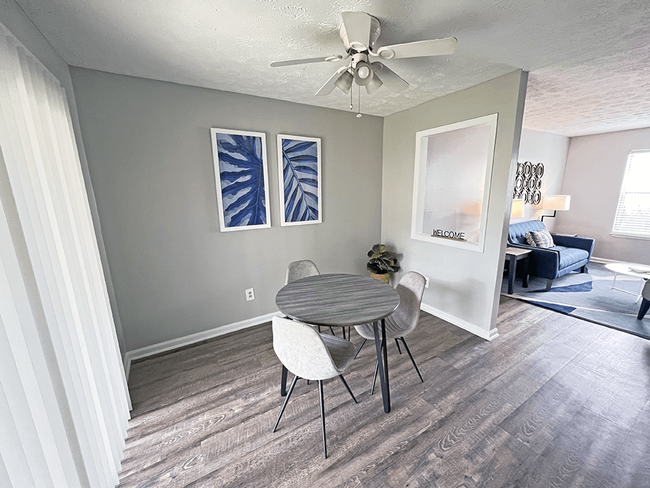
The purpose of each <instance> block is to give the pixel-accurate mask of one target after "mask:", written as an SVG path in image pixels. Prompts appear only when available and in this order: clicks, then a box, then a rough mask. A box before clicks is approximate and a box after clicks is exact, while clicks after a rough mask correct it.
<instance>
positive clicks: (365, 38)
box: [271, 12, 458, 95]
mask: <svg viewBox="0 0 650 488" xmlns="http://www.w3.org/2000/svg"><path fill="white" fill-rule="evenodd" d="M341 17H343V24H342V25H341V30H340V36H341V40H342V41H343V45H344V47H345V51H346V54H345V55H340V54H337V55H333V56H325V57H320V58H307V59H292V60H289V61H274V62H273V63H271V66H272V67H273V68H279V67H283V66H293V65H297V64H308V63H321V62H326V61H328V62H335V61H342V60H345V59H348V58H351V59H350V63H349V64H348V66H342V67H340V68H339V69H338V70H336V72H335V73H334V74H333V75H332V76H331V77H330V79H329V80H327V81H326V82H325V84H324V85H323V86H322V87H321V88H320V90H318V91H317V92H316V95H328V94H330V93H331V92H332V90H334V88H335V87H336V88H339V89H340V90H342V91H343V92H344V93H349V92H350V89H351V88H352V83H353V82H354V83H356V84H357V85H359V86H365V87H366V91H367V92H368V94H372V93H374V92H375V91H377V90H378V89H379V88H381V86H382V85H383V84H386V85H387V86H388V87H389V88H391V89H392V90H395V91H401V90H405V89H406V88H408V87H409V84H408V83H407V82H406V81H405V80H403V79H402V78H401V77H400V76H399V75H398V74H397V73H395V72H394V71H392V70H391V69H389V68H388V67H387V66H386V65H385V64H383V63H382V62H381V61H383V60H390V59H404V58H415V57H421V56H440V55H444V54H453V53H454V52H456V45H457V44H458V40H457V39H456V38H455V37H445V38H442V39H431V40H427V41H416V42H407V43H405V44H393V45H391V46H382V47H379V48H378V47H377V46H376V42H377V39H378V38H379V34H380V33H381V26H380V22H379V19H377V18H376V17H373V16H372V15H370V14H367V13H365V12H342V13H341Z"/></svg>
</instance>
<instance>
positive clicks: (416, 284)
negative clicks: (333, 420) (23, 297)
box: [354, 271, 426, 394]
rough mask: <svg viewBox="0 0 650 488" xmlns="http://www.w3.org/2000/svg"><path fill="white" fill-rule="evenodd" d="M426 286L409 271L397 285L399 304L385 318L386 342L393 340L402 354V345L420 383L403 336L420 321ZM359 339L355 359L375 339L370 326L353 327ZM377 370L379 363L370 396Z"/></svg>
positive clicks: (373, 382)
mask: <svg viewBox="0 0 650 488" xmlns="http://www.w3.org/2000/svg"><path fill="white" fill-rule="evenodd" d="M425 285H426V280H425V278H424V276H422V275H421V274H419V273H416V272H415V271H409V272H408V273H406V274H405V275H404V276H402V279H401V280H400V281H399V283H398V284H397V288H396V290H397V293H399V298H400V303H399V305H398V307H397V309H395V311H394V312H393V313H392V314H390V315H389V316H388V317H386V319H385V320H386V340H388V339H395V343H396V344H397V349H398V351H399V352H400V354H401V353H402V350H401V349H400V347H399V341H402V344H404V349H406V352H407V353H408V355H409V357H410V358H411V362H412V363H413V366H415V371H416V372H417V374H418V376H419V377H420V380H421V381H424V379H422V375H421V374H420V370H419V369H418V366H417V364H415V359H413V355H412V354H411V351H410V350H409V347H408V346H407V345H406V340H405V339H404V336H406V335H407V334H409V333H410V332H412V331H413V329H415V327H416V325H418V320H419V319H420V304H421V303H422V296H423V295H424V287H425ZM354 328H355V329H356V331H357V332H358V333H359V335H360V336H361V337H363V342H362V343H361V345H360V346H359V349H357V352H356V354H355V357H356V355H357V354H359V352H360V351H361V348H362V347H363V345H364V344H365V343H366V341H367V340H368V339H371V340H374V339H375V332H374V329H373V326H372V324H364V325H356V326H355V327H354ZM381 347H382V348H384V347H386V344H381ZM378 369H379V362H377V364H376V365H375V375H374V377H373V379H372V390H371V394H372V393H373V392H374V390H375V382H376V381H377V371H378Z"/></svg>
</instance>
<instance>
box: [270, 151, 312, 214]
mask: <svg viewBox="0 0 650 488" xmlns="http://www.w3.org/2000/svg"><path fill="white" fill-rule="evenodd" d="M279 139H280V140H281V144H280V148H281V157H282V179H283V193H284V209H283V210H284V222H285V223H287V224H291V223H301V222H302V223H310V222H311V223H318V222H320V211H319V186H320V175H319V148H318V139H313V140H304V139H292V138H279Z"/></svg>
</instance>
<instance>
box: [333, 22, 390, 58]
mask: <svg viewBox="0 0 650 488" xmlns="http://www.w3.org/2000/svg"><path fill="white" fill-rule="evenodd" d="M362 13H363V14H365V15H367V16H368V18H369V20H370V32H369V33H368V34H369V35H368V39H367V41H368V45H366V44H365V42H363V41H366V39H364V40H363V41H361V40H359V39H352V40H350V39H349V38H348V33H347V32H346V31H345V24H341V30H340V31H339V35H340V36H341V41H343V45H344V46H345V50H346V52H347V53H349V54H354V53H361V52H368V51H373V50H374V48H375V44H376V43H377V39H379V34H381V24H380V22H379V19H378V18H377V17H375V16H373V15H370V14H368V13H366V12H362Z"/></svg>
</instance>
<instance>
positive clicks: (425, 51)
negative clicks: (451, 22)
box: [371, 37, 458, 59]
mask: <svg viewBox="0 0 650 488" xmlns="http://www.w3.org/2000/svg"><path fill="white" fill-rule="evenodd" d="M457 44H458V39H456V38H455V37H444V38H442V39H431V40H428V41H415V42H407V43H405V44H393V45H392V46H382V47H380V48H379V49H378V50H377V52H376V53H373V54H371V56H377V57H379V58H380V59H399V58H417V57H420V56H440V55H443V54H454V53H455V52H456V45H457Z"/></svg>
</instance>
